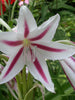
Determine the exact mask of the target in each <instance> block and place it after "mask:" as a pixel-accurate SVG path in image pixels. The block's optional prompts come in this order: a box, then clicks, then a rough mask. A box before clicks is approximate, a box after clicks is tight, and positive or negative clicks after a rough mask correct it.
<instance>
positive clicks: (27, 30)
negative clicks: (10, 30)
mask: <svg viewBox="0 0 75 100" xmlns="http://www.w3.org/2000/svg"><path fill="white" fill-rule="evenodd" d="M28 34H29V27H28V24H27V21H25V32H24V37H25V38H26V37H27V36H28Z"/></svg>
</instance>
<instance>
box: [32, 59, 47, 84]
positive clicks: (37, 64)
mask: <svg viewBox="0 0 75 100" xmlns="http://www.w3.org/2000/svg"><path fill="white" fill-rule="evenodd" d="M33 63H34V65H35V67H36V69H37V71H38V72H39V74H40V75H41V77H42V78H43V79H44V81H45V82H46V83H48V80H47V78H46V76H45V74H44V72H43V70H42V67H41V65H40V63H39V61H38V59H37V58H35V61H34V62H33Z"/></svg>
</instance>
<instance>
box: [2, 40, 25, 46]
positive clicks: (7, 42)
mask: <svg viewBox="0 0 75 100" xmlns="http://www.w3.org/2000/svg"><path fill="white" fill-rule="evenodd" d="M2 42H3V43H5V44H7V45H9V46H18V45H21V44H22V43H23V42H22V41H7V40H3V41H2Z"/></svg>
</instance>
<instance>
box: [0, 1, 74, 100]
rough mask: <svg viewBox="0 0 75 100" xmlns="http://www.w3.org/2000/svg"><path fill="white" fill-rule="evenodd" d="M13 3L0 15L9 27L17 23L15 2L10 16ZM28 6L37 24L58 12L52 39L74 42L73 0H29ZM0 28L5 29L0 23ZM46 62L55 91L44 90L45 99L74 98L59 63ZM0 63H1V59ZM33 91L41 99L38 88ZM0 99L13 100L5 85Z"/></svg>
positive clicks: (63, 99) (1, 88) (2, 86)
mask: <svg viewBox="0 0 75 100" xmlns="http://www.w3.org/2000/svg"><path fill="white" fill-rule="evenodd" d="M13 5H14V4H13ZM13 5H9V6H8V8H7V9H6V12H5V13H4V15H3V16H1V17H2V18H3V20H5V21H6V22H7V23H8V24H9V26H10V27H11V28H13V27H14V26H15V25H16V24H17V22H16V18H18V11H19V8H20V7H19V5H18V2H17V3H16V6H15V10H14V14H13V16H12V12H13V10H12V8H13ZM28 7H29V9H30V10H31V12H32V13H33V15H34V17H35V19H36V21H37V24H38V25H40V24H41V23H43V22H44V21H45V20H47V19H48V18H49V17H50V16H53V15H55V14H56V13H59V14H60V16H61V20H60V24H59V27H58V29H57V31H56V34H55V37H54V38H53V41H56V40H64V39H68V40H71V41H74V42H75V0H30V4H29V5H28ZM0 29H2V30H3V31H7V30H6V29H5V28H4V27H3V26H1V25H0ZM46 62H47V65H48V68H49V71H50V75H51V77H52V80H53V82H54V84H55V91H56V93H55V94H53V93H50V92H48V91H47V90H45V100H75V92H74V90H73V88H72V87H71V85H70V83H69V82H68V80H67V78H66V76H65V74H64V72H63V70H62V68H61V66H60V63H59V62H58V61H50V60H47V61H46ZM0 63H2V60H1V59H0ZM35 91H36V92H35V93H34V97H35V99H34V100H42V95H41V92H40V89H39V88H36V89H35ZM0 100H15V99H14V98H13V97H12V95H11V94H10V92H9V90H8V89H7V87H6V86H5V85H0Z"/></svg>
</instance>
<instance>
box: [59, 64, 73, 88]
mask: <svg viewBox="0 0 75 100" xmlns="http://www.w3.org/2000/svg"><path fill="white" fill-rule="evenodd" d="M60 64H61V67H62V69H63V71H64V73H65V75H66V77H67V79H68V80H69V82H70V84H71V86H72V87H73V89H74V90H75V87H74V85H73V84H72V82H71V80H70V78H69V77H68V75H67V73H66V72H65V70H64V68H63V65H62V63H61V62H60Z"/></svg>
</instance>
